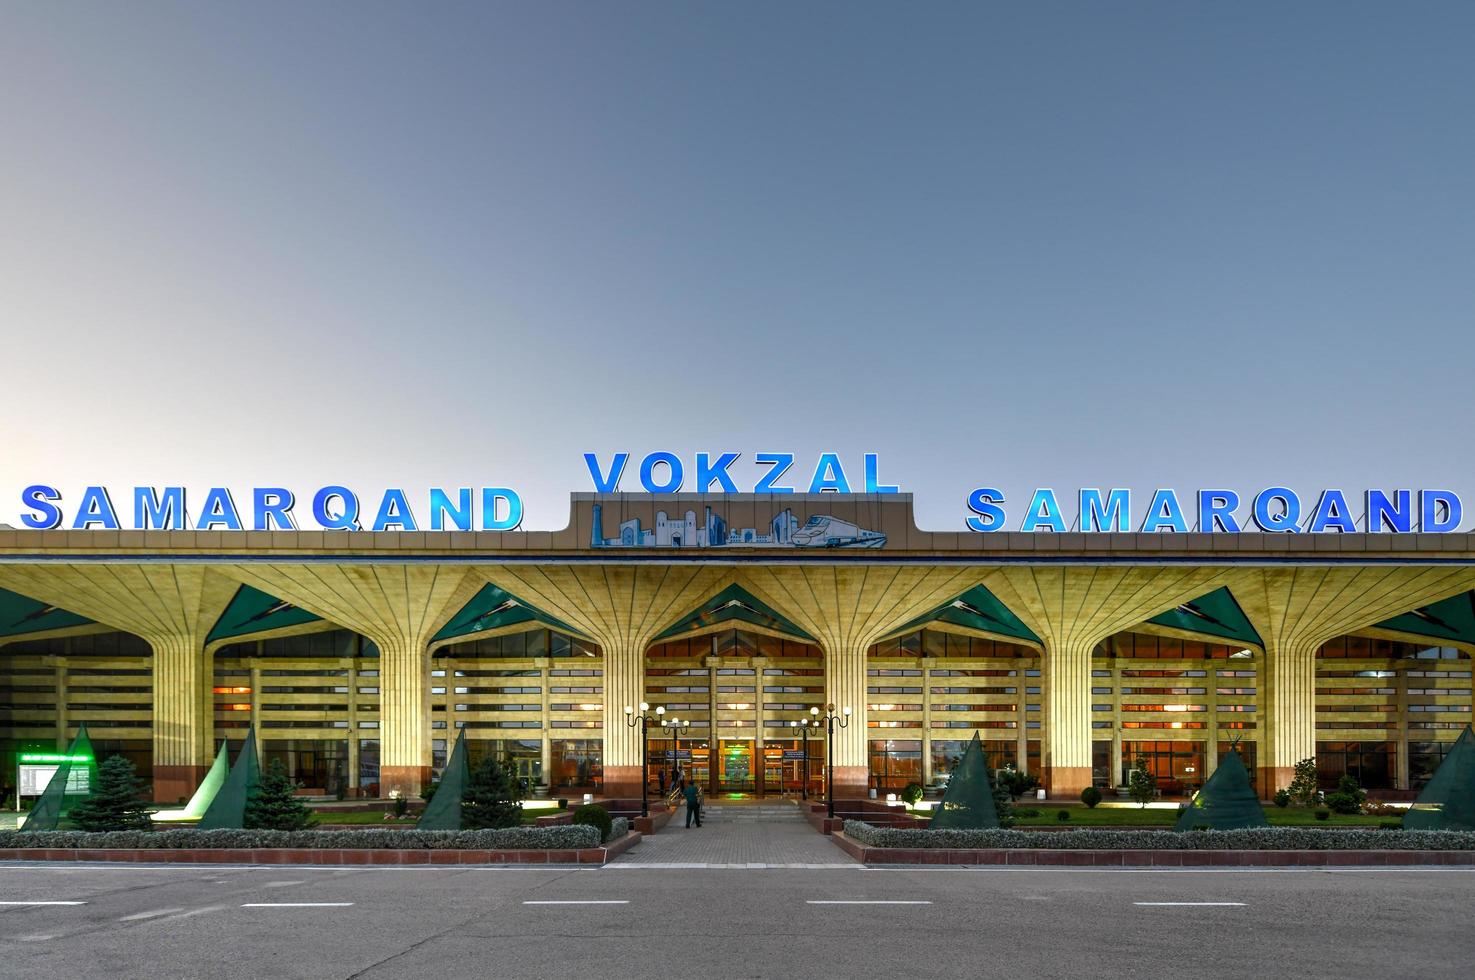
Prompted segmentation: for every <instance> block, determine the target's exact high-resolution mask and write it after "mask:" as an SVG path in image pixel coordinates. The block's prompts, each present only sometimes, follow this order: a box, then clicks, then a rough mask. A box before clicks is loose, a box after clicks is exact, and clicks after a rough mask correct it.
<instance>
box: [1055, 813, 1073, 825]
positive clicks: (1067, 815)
mask: <svg viewBox="0 0 1475 980" xmlns="http://www.w3.org/2000/svg"><path fill="white" fill-rule="evenodd" d="M1055 819H1056V820H1059V821H1060V822H1061V823H1065V822H1066V821H1068V820H1070V811H1069V810H1056V811H1055Z"/></svg>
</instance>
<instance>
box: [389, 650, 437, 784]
mask: <svg viewBox="0 0 1475 980" xmlns="http://www.w3.org/2000/svg"><path fill="white" fill-rule="evenodd" d="M376 644H377V646H378V647H379V792H380V793H381V794H383V795H386V796H387V795H388V794H389V793H390V791H391V790H399V791H400V792H401V793H403V794H405V795H406V796H410V795H413V794H416V793H419V792H420V788H421V787H422V786H424V785H425V784H426V783H427V782H428V781H429V780H430V677H429V654H428V652H427V651H426V645H425V643H424V642H422V641H421V639H420V638H419V637H406V636H393V635H391V636H385V637H381V638H380V639H378V640H377V641H376ZM448 731H449V730H448Z"/></svg>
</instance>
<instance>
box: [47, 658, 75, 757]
mask: <svg viewBox="0 0 1475 980" xmlns="http://www.w3.org/2000/svg"><path fill="white" fill-rule="evenodd" d="M52 681H53V684H54V685H55V687H56V751H58V752H65V751H66V750H67V745H68V744H69V743H70V741H71V733H70V732H69V731H68V728H69V727H70V726H68V724H67V661H66V659H65V658H58V659H57V661H56V665H55V666H54V667H53V668H52Z"/></svg>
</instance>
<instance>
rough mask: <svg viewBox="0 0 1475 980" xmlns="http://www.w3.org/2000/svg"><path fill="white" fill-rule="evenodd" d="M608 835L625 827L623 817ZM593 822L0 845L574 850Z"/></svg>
mask: <svg viewBox="0 0 1475 980" xmlns="http://www.w3.org/2000/svg"><path fill="white" fill-rule="evenodd" d="M617 823H623V824H624V826H623V828H621V827H619V826H617V827H616V828H615V829H616V830H617V831H619V832H618V833H611V835H610V840H611V841H614V840H617V839H619V838H621V837H624V836H625V834H626V833H627V832H628V831H629V822H628V821H617ZM599 846H600V840H599V831H598V830H597V829H596V828H594V827H584V826H574V825H564V826H556V827H508V828H506V829H503V830H188V829H179V830H154V831H147V830H120V831H113V832H111V833H101V834H89V833H85V832H83V831H79V830H58V831H42V832H38V833H33V834H27V833H23V832H21V831H14V830H10V831H0V850H15V849H26V850H33V849H37V848H47V849H83V850H94V849H102V850H159V851H169V850H186V851H193V850H214V849H229V850H239V849H263V848H273V849H278V848H288V849H310V850H327V849H343V850H365V849H367V850H381V849H389V850H484V851H501V850H535V851H557V850H579V849H582V848H592V847H599Z"/></svg>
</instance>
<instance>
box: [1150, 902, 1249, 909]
mask: <svg viewBox="0 0 1475 980" xmlns="http://www.w3.org/2000/svg"><path fill="white" fill-rule="evenodd" d="M1132 904H1133V905H1150V906H1156V907H1164V906H1192V907H1194V908H1222V907H1225V906H1234V907H1242V906H1243V905H1244V904H1245V903H1244V902H1133V903H1132Z"/></svg>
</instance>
